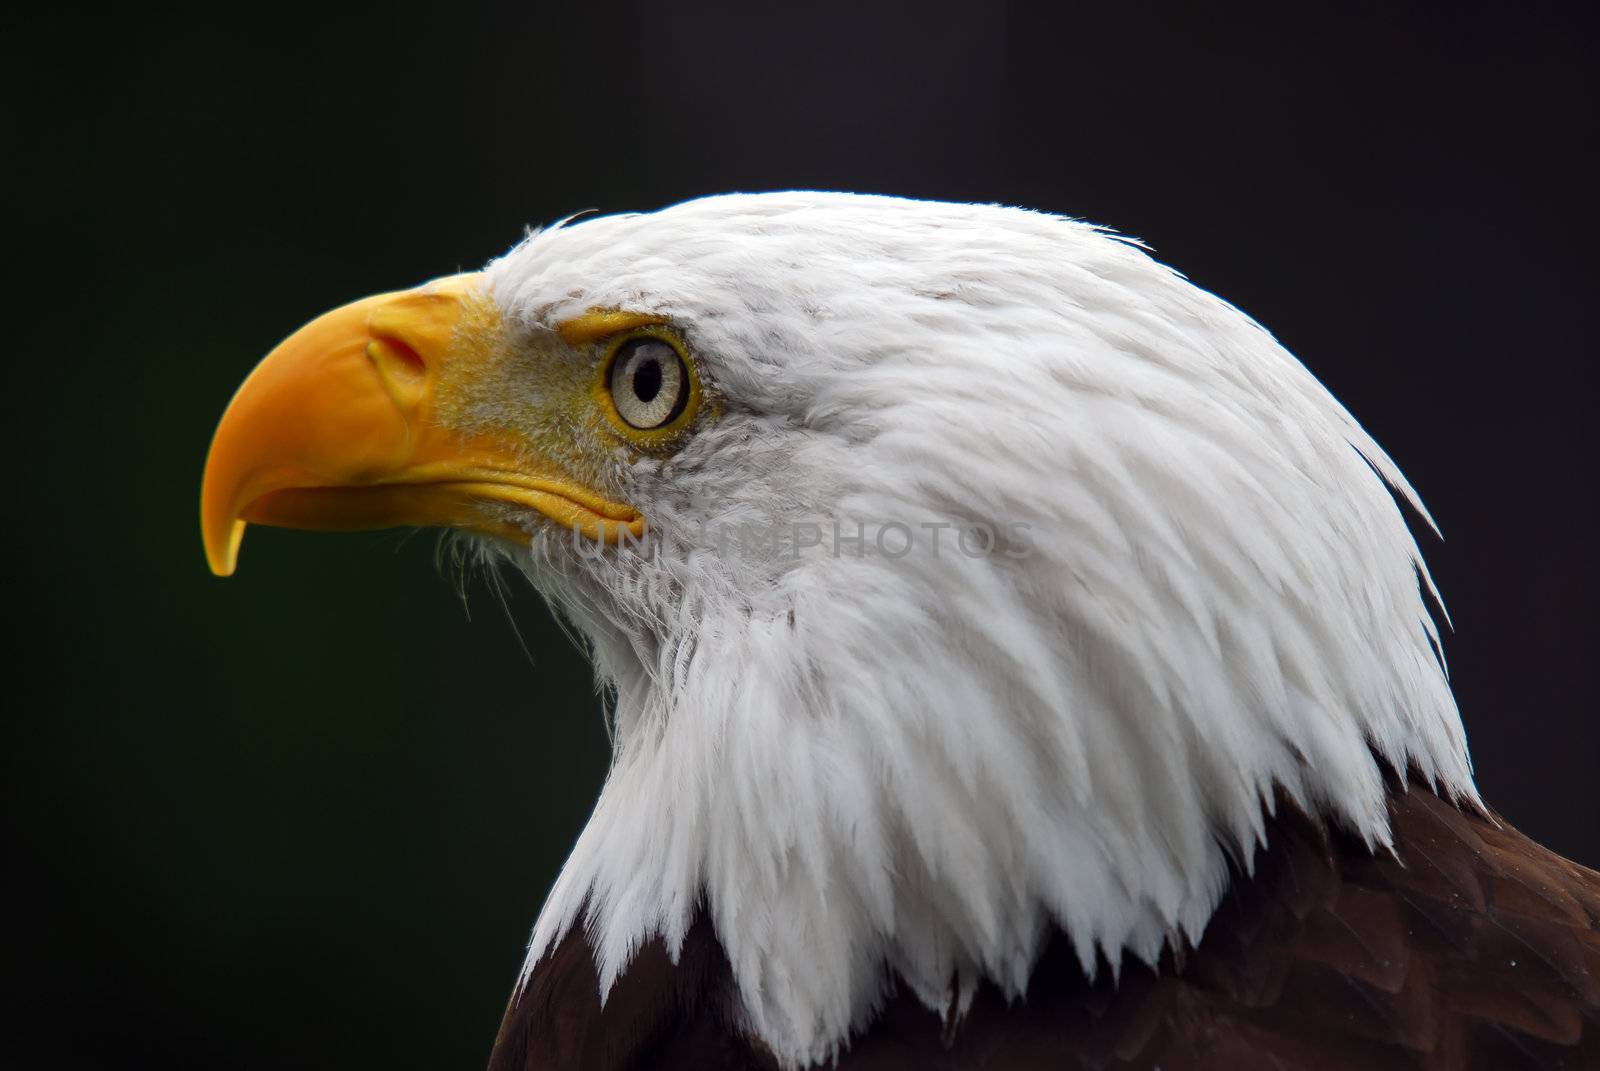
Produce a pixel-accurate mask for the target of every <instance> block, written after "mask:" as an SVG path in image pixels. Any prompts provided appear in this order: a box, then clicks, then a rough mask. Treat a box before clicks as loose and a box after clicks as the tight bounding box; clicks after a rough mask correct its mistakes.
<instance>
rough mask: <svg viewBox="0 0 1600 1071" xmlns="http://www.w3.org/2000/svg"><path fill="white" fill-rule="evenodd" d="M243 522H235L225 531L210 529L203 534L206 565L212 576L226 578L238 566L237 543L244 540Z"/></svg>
mask: <svg viewBox="0 0 1600 1071" xmlns="http://www.w3.org/2000/svg"><path fill="white" fill-rule="evenodd" d="M244 529H245V522H244V521H240V520H235V521H233V522H231V523H230V524H229V525H228V527H227V529H226V530H225V531H218V530H214V529H211V528H209V527H208V528H207V530H206V531H205V532H204V533H203V536H204V539H205V545H206V564H207V565H209V566H210V567H211V575H212V576H220V577H228V576H232V575H233V571H234V570H235V569H236V568H238V565H239V543H240V541H241V540H243V539H244Z"/></svg>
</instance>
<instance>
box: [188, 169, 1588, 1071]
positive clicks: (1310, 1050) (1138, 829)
mask: <svg viewBox="0 0 1600 1071" xmlns="http://www.w3.org/2000/svg"><path fill="white" fill-rule="evenodd" d="M1397 502H1398V503H1402V504H1404V505H1405V506H1408V507H1409V508H1412V509H1414V510H1416V511H1417V512H1418V513H1419V515H1420V516H1421V517H1423V518H1426V517H1427V514H1426V513H1425V512H1423V507H1422V506H1421V503H1420V501H1419V499H1418V498H1417V495H1416V494H1415V492H1414V491H1413V490H1412V488H1411V487H1410V485H1409V484H1408V483H1407V482H1406V480H1405V478H1404V477H1403V476H1402V475H1401V473H1400V470H1399V469H1398V468H1397V467H1396V465H1395V463H1394V462H1393V461H1392V460H1391V459H1390V458H1389V457H1388V455H1386V454H1385V453H1384V451H1383V450H1382V449H1381V448H1380V447H1379V446H1378V444H1377V443H1376V442H1374V441H1373V439H1372V438H1371V437H1370V436H1369V435H1368V434H1367V433H1366V432H1365V431H1364V430H1363V429H1362V427H1361V426H1360V425H1359V424H1358V423H1357V422H1356V420H1355V419H1354V418H1353V417H1352V416H1351V415H1350V413H1348V412H1347V411H1346V410H1345V409H1344V408H1343V407H1342V406H1341V405H1340V404H1339V403H1338V402H1337V401H1335V399H1334V398H1333V397H1332V396H1331V395H1330V394H1329V393H1328V391H1327V390H1326V389H1324V388H1323V386H1322V385H1321V384H1320V383H1318V382H1317V380H1316V379H1315V378H1314V377H1313V376H1312V375H1311V374H1310V373H1309V372H1308V371H1307V370H1306V369H1305V368H1304V367H1303V366H1301V365H1300V364H1299V363H1298V362H1297V361H1296V360H1295V359H1294V357H1292V356H1291V355H1290V354H1289V353H1288V352H1287V351H1286V350H1285V349H1284V348H1283V347H1281V346H1280V345H1279V344H1278V343H1277V342H1276V341H1275V340H1274V339H1273V337H1272V336H1271V335H1270V334H1268V333H1267V332H1266V331H1265V330H1263V329H1262V328H1261V327H1260V326H1259V325H1257V324H1256V323H1255V322H1253V321H1252V320H1251V319H1250V318H1249V317H1247V316H1246V315H1244V314H1243V313H1241V312H1240V311H1238V310H1237V309H1235V308H1233V307H1232V306H1231V305H1229V304H1227V303H1226V302H1224V301H1222V300H1220V299H1219V298H1217V297H1214V296H1213V295H1211V294H1209V293H1206V292H1205V291H1203V290H1201V289H1199V288H1197V287H1195V286H1193V285H1191V284H1190V283H1189V282H1187V281H1186V280H1185V279H1184V278H1183V277H1182V276H1180V275H1178V274H1177V273H1175V272H1173V271H1171V270H1170V269H1168V268H1166V267H1163V266H1162V265H1160V264H1159V263H1157V262H1156V261H1155V260H1153V259H1152V258H1151V257H1150V256H1149V255H1147V253H1146V252H1145V250H1144V249H1143V248H1142V247H1140V246H1139V245H1138V244H1137V243H1135V242H1132V241H1129V240H1124V239H1120V238H1118V237H1117V236H1116V235H1114V234H1111V233H1108V232H1107V231H1105V230H1103V229H1100V228H1097V227H1094V226H1090V225H1087V224H1084V223H1081V222H1077V221H1074V220H1070V219H1064V218H1060V217H1057V216H1051V215H1045V214H1040V213H1036V212H1031V211H1024V210H1020V209H1013V208H1005V207H997V206H982V205H966V204H941V203H932V202H919V201H910V200H901V199H896V198H888V197H867V196H856V195H847V194H822V193H781V194H764V195H733V196H722V197H710V198H705V199H701V200H696V201H691V202H688V203H685V204H681V205H677V206H675V207H672V208H668V209H665V210H663V211H660V212H656V213H653V214H641V215H618V216H610V217H600V218H589V219H585V220H582V221H579V222H571V221H569V222H567V223H565V224H562V225H558V226H555V227H552V228H548V229H545V230H543V231H540V232H537V233H533V234H531V235H530V236H528V237H527V238H526V240H524V241H522V242H521V243H520V244H519V245H517V246H516V247H515V248H513V249H512V250H511V251H510V252H509V253H507V254H506V255H505V256H503V257H502V258H500V259H498V260H496V261H494V262H493V263H491V264H490V265H489V266H488V267H487V269H486V270H485V271H483V272H481V273H474V274H468V275H458V276H453V277H449V278H444V279H439V280H436V281H434V282H431V283H428V284H426V285H424V286H422V287H420V288H418V289H415V290H410V291H405V292H400V293H391V294H384V295H381V296H378V297H374V298H369V299H366V300H363V301H359V302H356V303H355V304H352V305H348V306H345V307H344V308H341V309H338V310H337V311H334V312H332V313H329V314H327V315H325V316H323V317H321V318H319V319H317V320H314V321H312V322H311V323H310V324H309V325H307V326H306V327H304V328H302V329H301V330H300V331H298V332H297V333H295V334H293V335H292V336H290V337H289V338H288V339H287V340H286V341H285V342H284V343H283V344H282V345H281V346H279V347H278V348H277V349H276V350H274V351H273V352H272V353H271V354H270V355H269V356H268V357H267V358H266V359H265V360H264V361H263V362H262V363H261V364H260V365H259V366H258V367H257V368H256V369H255V371H254V372H253V373H251V375H250V377H249V378H248V379H247V380H246V381H245V382H244V384H243V386H241V387H240V389H239V391H238V393H237V394H236V396H235V397H234V399H233V401H232V402H231V404H230V405H229V407H228V409H227V412H226V414H225V415H224V417H223V419H222V422H221V424H220V426H219V428H218V430H217V433H216V436H215V439H214V441H213V443H212V446H211V452H210V456H209V459H208V462H207V468H206V473H205V479H204V487H203V492H202V507H201V510H202V527H203V534H204V540H205V547H206V551H207V554H208V556H209V560H210V564H211V567H212V569H213V570H214V571H215V572H217V573H218V574H222V575H226V574H228V573H230V572H232V570H233V568H234V564H235V560H236V556H237V553H238V549H239V543H240V539H241V537H242V535H243V533H244V530H245V527H246V525H247V524H249V523H255V524H271V525H289V526H299V527H312V528H316V527H322V528H363V527H385V526H393V525H422V526H442V527H445V528H448V529H452V530H454V532H455V533H457V535H456V536H455V537H454V538H458V539H460V540H461V541H462V542H463V545H464V546H465V547H466V549H467V550H468V551H469V552H470V553H472V554H475V555H478V556H481V558H482V559H483V560H485V561H506V562H510V563H512V564H513V565H514V566H515V567H516V568H517V569H520V570H521V571H523V572H524V573H526V575H527V576H528V578H529V579H530V580H531V581H532V583H533V584H534V585H535V586H536V587H537V588H538V590H539V591H540V592H542V593H543V594H544V595H545V596H546V597H547V599H548V600H549V601H550V602H551V604H552V605H553V606H554V607H555V608H556V610H557V611H558V612H559V613H560V614H561V615H562V616H563V617H564V618H565V619H566V620H568V621H570V622H571V623H572V624H573V625H574V626H575V627H576V629H577V631H578V632H579V633H580V634H581V636H582V637H583V638H584V639H585V641H586V642H587V644H588V647H589V650H590V652H591V654H592V659H593V662H594V666H595V670H596V674H597V677H598V679H599V681H600V683H601V684H602V686H603V691H604V695H605V696H606V699H607V702H606V704H605V705H606V708H607V709H606V713H607V717H608V719H609V722H610V725H611V727H612V730H613V739H614V754H613V757H612V763H611V769H610V773H609V776H608V777H607V779H606V781H605V785H604V787H603V789H602V791H601V793H600V797H599V800H598V802H597V804H596V806H595V809H594V813H593V816H592V817H591V818H590V820H589V822H588V825H587V826H586V828H585V829H584V830H583V832H582V834H581V836H580V837H579V838H578V841H577V843H576V845H575V847H574V848H573V850H572V854H571V856H570V858H569V859H568V860H567V862H566V865H565V867H564V868H563V869H562V871H561V874H560V877H559V878H558V879H557V881H556V882H555V885H554V887H553V888H552V889H551V891H550V894H549V897H548V899H547V901H546V903H545V905H544V908H543V910H542V912H541V914H540V915H539V918H538V921H537V923H536V924H535V926H534V929H533V935H532V940H531V942H530V946H529V949H528V954H527V959H526V965H525V967H524V969H523V971H522V974H521V976H520V978H519V979H518V980H517V982H516V984H515V987H514V990H513V993H512V996H511V999H510V1002H509V1005H508V1007H507V1010H506V1013H505V1018H504V1020H503V1024H502V1027H501V1029H500V1032H499V1036H498V1038H497V1039H496V1040H495V1043H494V1048H493V1052H492V1056H491V1066H492V1067H493V1068H495V1069H507V1071H508V1069H512V1068H566V1067H584V1068H621V1067H684V1068H723V1067H739V1068H745V1067H751V1068H782V1069H793V1068H800V1067H810V1066H824V1067H826V1066H830V1065H837V1066H839V1067H845V1068H900V1067H915V1068H925V1067H930V1068H931V1067H940V1068H966V1067H983V1068H1031V1067H1084V1068H1090V1067H1092V1068H1108V1067H1117V1068H1121V1067H1160V1068H1168V1069H1171V1068H1190V1067H1205V1068H1254V1067H1272V1068H1300V1067H1316V1068H1322V1067H1340V1068H1344V1067H1353V1066H1364V1067H1382V1068H1387V1067H1408V1068H1409V1067H1464V1066H1481V1067H1495V1068H1501V1067H1520V1066H1526V1067H1579V1066H1584V1067H1596V1066H1600V875H1597V874H1595V873H1594V872H1593V871H1589V870H1586V869H1584V868H1583V867H1580V866H1578V865H1576V864H1574V863H1572V862H1569V861H1567V860H1565V859H1562V858H1560V857H1559V856H1557V855H1555V854H1553V853H1551V852H1549V851H1547V850H1545V849H1543V848H1541V847H1539V846H1538V845H1537V844H1535V843H1533V842H1532V841H1530V840H1529V839H1528V838H1526V837H1524V836H1522V835H1521V834H1519V833H1518V832H1516V831H1515V830H1514V829H1513V828H1511V827H1510V826H1509V825H1508V824H1507V823H1506V822H1505V821H1504V820H1502V819H1500V818H1498V817H1497V816H1496V815H1495V814H1494V813H1493V812H1492V811H1490V810H1489V809H1488V808H1487V807H1486V806H1485V804H1484V803H1483V802H1482V801H1481V799H1480V797H1479V794H1478V791H1477V789H1476V788H1475V787H1474V784H1473V779H1472V771H1471V766H1470V763H1469V759H1468V752H1467V743H1466V739H1465V736H1464V733H1463V730H1462V725H1461V720H1460V717H1459V715H1458V712H1457V709H1456V704H1455V700H1454V699H1453V697H1452V694H1451V691H1450V687H1449V685H1448V681H1447V677H1446V672H1445V669H1444V666H1443V663H1442V658H1441V654H1440V647H1439V635H1438V631H1437V629H1436V626H1435V624H1434V621H1435V616H1434V612H1433V608H1434V605H1435V600H1436V599H1437V593H1436V592H1435V590H1434V587H1433V584H1432V581H1431V580H1430V579H1429V575H1428V571H1427V568H1426V566H1425V565H1424V563H1423V560H1422V557H1421V554H1420V552H1419V550H1418V548H1417V545H1416V542H1415V541H1414V539H1413V537H1412V536H1411V534H1410V532H1409V530H1408V528H1407V525H1406V521H1405V517H1404V515H1403V512H1402V508H1403V507H1402V505H1400V504H1397ZM1428 523H1430V524H1431V521H1429V522H1428Z"/></svg>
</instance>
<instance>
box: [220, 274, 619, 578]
mask: <svg viewBox="0 0 1600 1071" xmlns="http://www.w3.org/2000/svg"><path fill="white" fill-rule="evenodd" d="M500 327H501V325H500V318H499V314H498V312H497V311H496V310H495V308H494V305H493V302H492V301H490V299H489V297H488V293H487V288H486V286H485V284H484V281H483V277H482V276H481V275H478V274H469V275H456V276H451V277H449V278H445V279H437V280H435V281H433V282H431V283H428V284H426V285H424V286H421V287H418V288H417V289H415V290H406V291H401V292H398V293H393V294H381V295H379V296H377V297H370V298H366V299H364V300H362V301H357V302H355V303H353V304H350V305H346V306H344V307H343V308H340V309H335V310H334V311H333V312H330V313H328V314H326V315H324V316H321V317H319V318H318V319H316V320H313V321H312V322H311V323H309V324H307V325H306V326H305V327H303V328H301V329H300V330H299V331H297V332H295V333H294V334H293V335H291V336H290V337H289V338H288V339H286V340H285V341H284V342H283V343H282V344H281V345H279V346H278V348H277V349H275V350H273V351H272V352H271V353H270V354H268V355H267V357H266V359H265V360H263V361H262V362H261V363H260V364H259V365H257V366H256V369H255V371H253V372H251V373H250V376H249V378H247V379H246V380H245V381H244V384H243V385H242V386H240V388H239V390H238V393H236V394H235V395H234V397H233V401H232V402H230V403H229V405H228V409H227V412H225V413H224V414H223V416H222V422H221V424H219V425H218V427H217V432H216V435H215V436H214V437H213V439H212V441H211V453H210V456H209V457H208V458H207V460H206V471H205V478H204V481H203V485H202V489H201V494H200V528H201V534H202V536H203V538H204V540H205V547H206V558H207V560H208V561H209V562H210V565H211V571H212V572H213V573H216V574H217V575H218V576H229V575H231V574H232V573H233V570H234V567H235V565H236V563H237V561H238V555H239V541H240V540H241V539H242V538H243V537H244V530H245V525H246V524H247V523H255V524H270V525H280V526H283V527H290V528H338V529H354V528H390V527H394V526H398V525H418V526H431V525H445V526H450V527H456V528H466V529H470V530H472V531H477V532H484V533H487V534H491V535H497V536H501V537H504V538H509V539H515V540H519V541H522V542H526V541H527V540H528V538H529V536H528V531H527V527H526V525H525V524H523V523H519V518H525V517H526V511H527V510H529V509H532V510H536V511H537V512H539V513H541V514H543V515H544V516H546V517H548V518H550V519H551V520H552V521H555V522H556V523H557V524H560V525H562V526H563V527H566V528H570V529H575V530H576V531H578V532H579V533H580V534H582V535H583V536H584V537H585V538H587V539H591V540H601V541H604V542H610V543H614V542H616V541H617V540H618V539H620V538H621V536H622V534H623V532H624V531H626V532H628V533H630V534H631V535H632V536H634V537H638V536H640V535H641V534H642V533H643V530H644V519H643V518H642V517H641V516H640V515H639V513H638V511H637V510H635V509H633V508H632V507H630V506H627V505H624V504H621V503H617V502H612V501H610V500H608V499H606V498H604V497H603V496H601V495H599V494H596V493H595V492H594V491H592V490H590V489H588V488H585V487H583V486H581V485H578V484H576V483H574V482H572V481H571V480H570V479H567V478H564V477H563V476H561V475H560V474H559V473H557V472H556V471H554V469H553V468H552V466H550V465H549V464H548V463H547V462H545V461H544V460H543V459H541V458H539V457H537V456H534V455H533V454H532V453H531V452H530V451H529V449H528V447H527V445H526V444H525V443H523V442H521V441H519V440H517V439H515V438H514V437H513V436H511V435H510V434H509V433H485V432H472V433H466V432H463V431H458V430H454V429H452V428H449V427H447V426H445V424H444V423H442V422H441V420H440V419H439V414H438V401H439V398H438V391H437V388H438V386H439V383H440V380H441V378H442V377H445V376H449V375H452V374H454V375H460V374H463V372H464V371H466V372H470V368H466V369H464V367H463V366H464V365H469V364H470V363H471V362H472V361H473V360H475V359H481V354H482V353H483V351H484V349H485V340H486V338H488V337H489V336H492V335H494V334H496V333H498V332H499V331H500Z"/></svg>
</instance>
